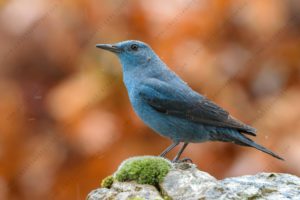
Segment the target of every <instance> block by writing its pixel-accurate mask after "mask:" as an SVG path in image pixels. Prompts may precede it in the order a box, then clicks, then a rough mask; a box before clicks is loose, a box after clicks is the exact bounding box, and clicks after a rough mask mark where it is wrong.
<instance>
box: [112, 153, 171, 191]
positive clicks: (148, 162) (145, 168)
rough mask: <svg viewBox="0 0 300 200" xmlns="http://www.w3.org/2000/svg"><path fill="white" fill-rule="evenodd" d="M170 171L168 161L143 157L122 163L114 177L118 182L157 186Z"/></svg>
mask: <svg viewBox="0 0 300 200" xmlns="http://www.w3.org/2000/svg"><path fill="white" fill-rule="evenodd" d="M170 169H171V163H170V161H168V160H166V159H164V158H160V157H154V156H143V157H136V158H131V159H128V160H126V161H124V162H123V163H122V164H121V166H120V167H119V169H118V171H117V172H116V173H115V176H114V177H115V179H116V180H117V181H120V182H125V181H136V182H137V183H139V184H150V185H154V186H157V185H158V184H159V183H160V182H161V181H162V180H163V178H164V177H165V176H166V175H167V173H168V172H169V170H170Z"/></svg>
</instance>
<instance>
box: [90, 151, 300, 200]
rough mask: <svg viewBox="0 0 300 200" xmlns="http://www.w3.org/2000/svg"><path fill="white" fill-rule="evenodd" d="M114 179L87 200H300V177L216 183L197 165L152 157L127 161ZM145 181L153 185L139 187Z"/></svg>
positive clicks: (271, 176) (255, 177)
mask: <svg viewBox="0 0 300 200" xmlns="http://www.w3.org/2000/svg"><path fill="white" fill-rule="evenodd" d="M146 165H147V167H145V166H146ZM150 172H151V173H152V174H151V173H150ZM120 173H121V174H120ZM112 177H113V179H112V180H109V181H112V185H111V186H110V184H105V185H107V186H109V188H99V189H96V190H93V191H92V192H91V193H90V194H89V195H88V197H87V199H88V200H102V199H116V200H143V199H147V200H148V199H149V200H150V199H151V200H152V199H153V200H158V199H164V200H165V199H173V200H183V199H187V200H194V199H195V200H196V199H197V200H198V199H203V200H204V199H205V200H216V199H232V200H240V199H243V200H244V199H255V200H262V199H266V200H268V199H272V200H273V199H275V200H277V199H279V200H285V199H293V200H300V178H299V177H297V176H293V175H290V174H281V173H260V174H257V175H246V176H240V177H233V178H226V179H223V180H216V179H215V178H214V177H212V176H211V175H209V174H208V173H206V172H202V171H200V170H198V169H197V167H196V165H194V164H191V163H176V164H171V163H170V162H169V161H166V160H165V159H161V158H157V157H149V156H146V157H135V158H131V159H129V160H126V161H124V162H123V163H122V165H121V166H120V167H119V169H118V170H117V172H115V174H114V175H113V176H112ZM116 177H123V178H122V181H125V182H121V181H120V180H121V179H120V178H119V179H117V178H116ZM124 177H127V179H130V180H126V178H124ZM109 179H111V178H109ZM149 180H151V181H149ZM157 181H159V183H158V182H157ZM144 182H148V183H150V184H152V185H149V184H139V183H144Z"/></svg>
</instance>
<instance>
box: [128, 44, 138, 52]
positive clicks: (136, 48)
mask: <svg viewBox="0 0 300 200" xmlns="http://www.w3.org/2000/svg"><path fill="white" fill-rule="evenodd" d="M130 48H131V49H132V50H133V51H137V50H138V48H139V47H138V45H136V44H132V45H131V46H130Z"/></svg>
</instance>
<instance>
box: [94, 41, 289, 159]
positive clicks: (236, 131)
mask: <svg viewBox="0 0 300 200" xmlns="http://www.w3.org/2000/svg"><path fill="white" fill-rule="evenodd" d="M97 47H98V48H102V49H105V50H109V51H111V52H114V53H115V54H116V55H117V56H118V57H119V59H120V61H121V64H122V68H123V80H124V83H125V86H126V88H127V91H128V95H129V99H130V102H131V104H132V106H133V108H134V110H135V112H136V113H137V115H138V116H139V117H140V118H141V119H142V120H143V121H144V122H145V123H146V124H147V125H148V126H149V127H150V128H152V129H153V130H154V131H155V132H157V133H159V134H160V135H162V136H165V137H168V138H170V139H171V140H172V141H173V142H174V143H173V144H172V145H171V146H170V147H168V148H167V149H166V150H165V151H164V152H163V153H162V154H161V155H162V156H165V154H166V153H168V152H169V151H170V150H171V149H173V148H174V147H175V146H177V145H178V144H179V143H180V142H184V146H183V147H182V149H181V150H180V151H179V153H178V154H177V156H176V158H175V161H177V160H178V159H179V157H180V155H181V153H182V152H183V150H184V148H185V147H186V146H187V144H188V143H191V142H192V143H198V142H205V141H224V142H233V143H236V144H239V145H242V146H250V147H254V148H256V149H258V150H261V151H263V152H265V153H268V154H270V155H272V156H274V157H276V158H278V159H282V158H281V157H279V156H278V155H276V154H274V153H273V152H271V151H270V150H268V149H266V148H264V147H262V146H260V145H258V144H256V143H255V142H254V141H252V140H251V139H249V138H247V137H246V136H245V135H244V134H249V135H252V136H255V135H256V134H255V132H256V130H255V129H254V128H253V127H251V126H248V125H246V124H244V123H242V122H240V121H238V120H237V119H235V118H233V117H232V116H231V115H230V114H229V113H228V112H227V111H225V110H224V109H222V108H221V107H219V106H218V105H216V104H215V103H213V102H212V101H210V100H208V99H207V98H206V97H204V96H202V95H201V94H199V93H197V92H195V91H194V90H192V89H191V88H190V87H189V86H188V85H187V84H186V83H185V82H184V81H182V80H181V79H180V78H179V77H178V76H177V75H176V74H175V73H174V72H173V71H171V70H170V69H169V68H168V67H167V66H166V64H165V63H164V62H163V61H162V60H161V59H160V58H159V57H158V56H157V55H156V54H155V52H154V51H153V50H152V49H151V47H150V46H148V45H147V44H145V43H143V42H140V41H135V40H129V41H123V42H120V43H116V44H112V45H111V44H98V45H97ZM282 160H283V159H282Z"/></svg>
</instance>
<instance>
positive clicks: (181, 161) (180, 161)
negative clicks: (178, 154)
mask: <svg viewBox="0 0 300 200" xmlns="http://www.w3.org/2000/svg"><path fill="white" fill-rule="evenodd" d="M172 162H173V163H184V162H190V163H193V161H192V159H190V158H183V159H181V160H179V159H173V160H172Z"/></svg>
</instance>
